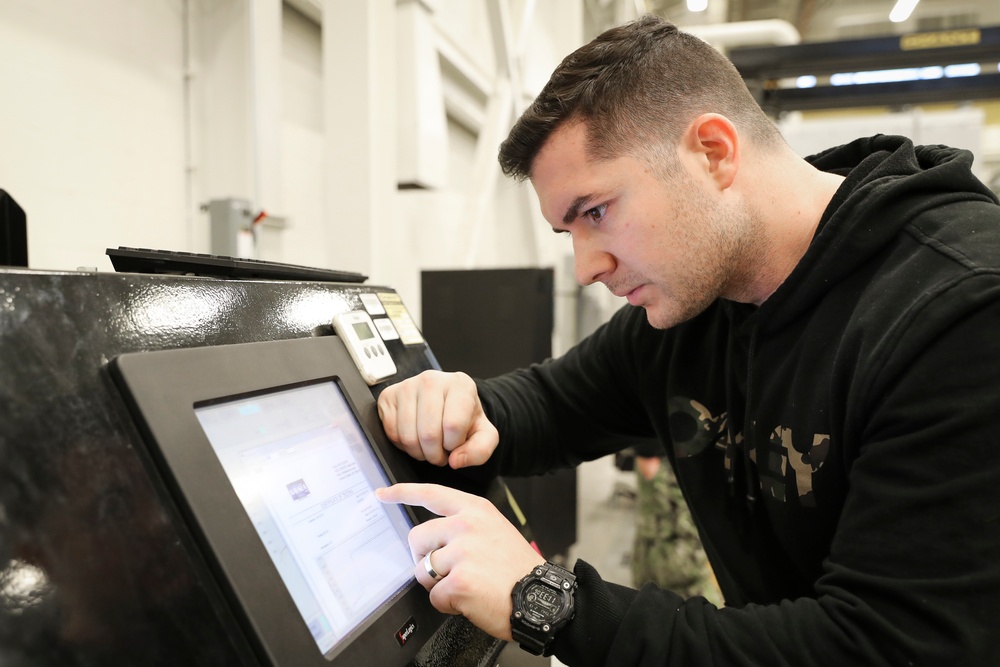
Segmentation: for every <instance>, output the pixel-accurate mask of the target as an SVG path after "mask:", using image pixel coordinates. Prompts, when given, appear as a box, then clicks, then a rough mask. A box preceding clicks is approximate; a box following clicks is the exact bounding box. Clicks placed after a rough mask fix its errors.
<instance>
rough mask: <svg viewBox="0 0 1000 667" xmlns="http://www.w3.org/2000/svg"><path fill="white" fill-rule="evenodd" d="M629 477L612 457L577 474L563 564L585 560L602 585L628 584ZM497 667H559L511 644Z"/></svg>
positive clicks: (631, 477) (631, 530)
mask: <svg viewBox="0 0 1000 667" xmlns="http://www.w3.org/2000/svg"><path fill="white" fill-rule="evenodd" d="M634 493H635V473H634V472H622V471H621V470H618V469H617V468H615V466H614V459H613V457H610V456H609V457H606V458H603V459H599V460H597V461H591V462H588V463H585V464H583V465H582V466H580V467H579V468H578V469H577V541H576V544H575V545H573V547H572V548H571V549H570V553H569V563H570V565H571V566H572V564H573V563H575V562H576V560H577V559H578V558H582V559H583V560H585V561H587V562H588V563H590V564H591V565H593V566H594V567H595V568H597V571H598V572H600V573H601V577H603V578H604V579H605V580H606V581H611V582H614V583H617V584H622V585H625V586H630V585H631V574H630V570H629V559H630V558H631V555H632V539H633V537H634V536H635V504H634ZM500 665H501V667H550V666H551V667H559V666H560V665H562V663H560V662H559V661H558V660H556V659H555V658H550V659H544V658H537V657H534V656H531V655H529V654H527V653H525V652H524V651H521V650H520V649H519V648H518V647H517V646H515V645H508V647H507V648H506V649H505V650H504V652H503V654H502V655H501V660H500Z"/></svg>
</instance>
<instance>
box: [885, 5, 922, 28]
mask: <svg viewBox="0 0 1000 667" xmlns="http://www.w3.org/2000/svg"><path fill="white" fill-rule="evenodd" d="M918 2H920V0H896V6H895V7H893V8H892V11H891V12H889V20H890V21H892V22H893V23H902V22H903V21H905V20H906V19H908V18H910V14H912V13H913V8H914V7H916V6H917V3H918Z"/></svg>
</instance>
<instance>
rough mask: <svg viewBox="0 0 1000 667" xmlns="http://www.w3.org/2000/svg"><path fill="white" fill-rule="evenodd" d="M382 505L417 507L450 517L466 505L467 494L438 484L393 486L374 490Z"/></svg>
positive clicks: (402, 484)
mask: <svg viewBox="0 0 1000 667" xmlns="http://www.w3.org/2000/svg"><path fill="white" fill-rule="evenodd" d="M375 495H376V496H377V497H378V499H379V500H381V501H382V502H383V503H399V504H403V505H419V506H420V507H423V508H426V509H428V510H430V511H431V512H433V513H434V514H437V515H438V516H451V515H452V514H455V513H457V512H458V511H459V510H460V509H462V506H463V505H464V504H466V502H467V499H466V496H468V495H469V494H467V493H464V492H462V491H458V490H456V489H452V488H449V487H447V486H441V485H439V484H408V483H401V484H393V485H392V486H386V487H382V488H380V489H376V490H375Z"/></svg>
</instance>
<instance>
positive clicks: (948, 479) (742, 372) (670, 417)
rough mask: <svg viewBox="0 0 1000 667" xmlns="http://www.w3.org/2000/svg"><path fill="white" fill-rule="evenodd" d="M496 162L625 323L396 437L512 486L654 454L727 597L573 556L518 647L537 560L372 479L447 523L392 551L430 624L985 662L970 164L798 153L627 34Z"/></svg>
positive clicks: (984, 331)
mask: <svg viewBox="0 0 1000 667" xmlns="http://www.w3.org/2000/svg"><path fill="white" fill-rule="evenodd" d="M500 161H501V164H502V165H503V168H504V170H505V173H507V174H508V175H512V176H515V177H518V178H527V179H530V181H531V184H532V185H533V186H534V188H535V190H536V192H537V193H538V197H539V201H540V204H541V209H542V212H543V214H544V216H545V218H546V220H547V221H548V222H549V224H550V225H551V226H552V228H553V230H554V231H556V232H558V233H563V234H567V235H568V236H569V237H570V239H571V240H572V243H573V251H574V255H575V262H576V264H575V266H576V274H577V276H576V277H577V279H578V280H579V281H580V282H581V283H584V284H586V283H592V282H595V281H600V282H602V283H604V284H605V285H606V286H607V287H608V288H609V289H610V290H611V291H612V292H614V293H615V294H618V295H621V296H625V297H627V299H628V301H629V304H630V305H629V306H626V307H624V308H623V309H622V310H621V311H619V312H618V313H617V314H615V315H614V316H613V318H612V319H611V321H610V322H609V323H608V324H606V325H605V326H603V327H602V328H600V329H599V330H597V331H596V332H595V333H594V334H593V335H592V336H590V337H588V338H587V339H585V340H584V341H582V342H581V343H580V344H579V345H577V346H576V347H575V348H573V349H572V350H570V351H569V352H568V353H567V354H566V355H565V356H563V357H562V358H560V359H557V360H554V361H549V362H547V363H544V364H539V365H536V366H534V367H532V368H530V369H525V370H522V371H518V372H514V373H511V374H508V375H505V376H502V377H499V378H495V379H492V380H489V381H480V382H473V381H472V380H471V379H469V378H468V377H467V376H464V375H462V374H441V373H426V374H423V375H421V376H418V377H417V378H414V379H411V380H409V381H407V382H403V383H400V384H398V385H394V386H392V387H389V388H388V389H386V390H385V391H384V392H383V393H382V394H381V396H380V399H379V410H380V414H381V416H382V419H383V423H384V425H385V428H386V431H387V433H388V434H389V437H390V438H392V439H393V440H394V441H395V442H397V443H398V444H399V446H400V447H401V448H402V449H403V450H405V451H406V452H408V453H409V454H410V455H412V456H414V457H416V458H418V459H426V460H427V461H430V462H431V463H434V464H438V465H446V464H447V465H450V466H451V467H453V468H463V467H466V466H485V467H486V471H487V472H500V473H508V472H510V473H516V474H529V473H541V472H544V471H547V470H550V469H552V468H555V467H558V466H570V465H574V464H576V463H578V462H580V461H582V460H588V459H594V458H597V457H600V456H603V455H605V454H607V453H609V452H612V451H614V450H615V449H616V448H618V447H620V446H622V445H623V444H624V443H626V442H628V441H629V440H630V439H631V440H632V441H634V440H635V439H637V438H644V437H649V436H656V437H658V438H659V439H661V440H662V441H663V442H664V443H665V445H666V449H667V453H668V458H669V459H670V462H671V464H672V466H673V468H674V470H675V473H676V475H677V479H678V482H679V484H680V486H681V488H682V489H683V491H684V494H685V497H686V498H687V500H688V503H689V505H690V507H691V512H692V515H693V516H694V519H695V521H696V523H697V525H698V529H699V531H700V532H701V536H702V540H703V542H704V545H705V549H706V551H707V553H708V555H709V559H710V561H711V563H712V566H713V569H714V572H715V574H716V576H717V578H718V580H719V584H720V586H721V589H722V592H723V595H724V597H725V600H726V606H725V607H723V608H717V607H715V606H713V605H710V604H709V603H707V602H706V601H705V600H704V599H703V598H697V597H695V598H691V599H687V600H685V599H683V598H681V597H680V596H679V595H677V594H675V593H674V592H671V591H669V590H662V589H658V588H656V587H654V586H646V587H644V588H642V589H641V590H639V591H635V590H631V589H627V588H623V587H620V586H616V585H612V584H609V583H607V582H604V581H603V580H601V578H600V576H599V575H598V574H597V572H596V571H595V570H594V569H593V568H592V567H591V566H590V565H588V564H587V563H584V562H582V561H581V562H577V563H576V564H575V566H574V571H573V573H572V575H573V576H575V581H574V579H573V578H572V577H565V576H564V575H563V574H561V573H559V572H558V571H555V572H556V573H555V574H554V575H553V577H555V578H556V579H559V577H562V579H560V580H564V581H565V582H566V585H565V591H567V594H566V596H564V597H572V598H573V613H574V616H573V618H572V620H569V621H567V620H565V619H564V618H557V617H556V616H553V617H552V618H553V622H552V623H551V624H545V625H546V626H547V630H546V631H544V632H543V631H542V630H539V629H537V628H531V627H526V626H525V621H524V619H525V618H526V617H527V618H534V617H536V616H539V615H543V612H544V611H545V610H544V609H543V610H539V609H533V608H529V607H528V606H527V603H526V602H525V600H524V599H523V597H524V596H523V591H524V587H525V585H524V584H519V583H518V582H519V581H520V580H521V578H522V577H526V576H527V577H529V578H530V577H532V576H533V573H535V572H548V570H547V569H546V568H545V566H544V563H543V561H542V558H541V557H540V556H538V554H536V553H535V552H534V551H532V549H531V548H530V546H529V545H527V544H526V543H525V542H524V540H523V539H521V538H520V536H519V535H518V534H517V531H516V530H515V529H514V528H513V527H511V526H510V525H509V524H507V523H506V522H505V521H503V520H502V519H501V518H500V517H499V515H498V513H497V512H496V511H495V510H494V509H493V508H492V507H491V506H490V505H489V504H488V503H486V502H485V501H483V500H481V499H479V498H475V497H472V496H467V495H464V494H461V493H458V492H457V491H454V490H452V489H446V488H441V487H436V486H426V485H398V486H394V487H390V488H388V489H385V490H383V491H382V492H381V496H382V498H383V500H385V501H386V502H403V503H408V504H418V505H423V506H426V507H428V508H429V509H431V510H432V511H433V512H435V513H436V514H438V515H440V516H441V518H440V519H435V520H433V521H429V522H427V523H425V524H421V525H420V526H418V527H416V528H414V529H413V531H412V532H411V536H410V544H411V548H412V550H413V551H414V554H415V555H416V556H418V557H422V558H423V561H422V563H421V564H418V565H417V567H416V570H415V571H416V574H417V578H418V580H419V581H420V582H421V583H422V584H423V585H424V586H426V587H427V588H428V589H429V590H430V597H431V600H432V602H433V603H434V605H435V606H437V607H438V608H439V609H442V610H444V611H447V612H452V613H461V614H464V615H465V616H467V617H468V618H469V619H470V620H471V621H472V622H473V623H475V624H476V625H478V626H479V627H481V628H483V629H484V630H485V631H487V632H489V633H491V634H493V635H494V636H496V637H500V638H504V639H510V638H511V637H512V636H514V635H516V636H517V637H518V641H519V642H520V643H521V644H522V646H525V647H527V648H529V649H532V650H536V651H538V650H541V651H544V652H545V653H554V654H555V655H556V656H557V657H558V658H559V659H560V660H561V661H562V662H564V663H566V664H569V665H601V664H606V665H616V666H617V665H836V666H838V667H840V666H842V665H997V664H1000V642H996V641H995V639H993V638H992V637H991V635H992V633H993V631H994V630H995V629H996V628H997V627H1000V446H998V435H997V434H998V432H1000V206H998V205H997V198H996V196H995V195H994V194H993V193H991V192H990V191H989V190H988V189H987V188H986V187H985V186H984V185H983V184H982V183H980V182H979V181H978V180H976V179H975V178H974V177H973V176H972V174H971V172H970V169H969V167H970V164H971V161H972V157H971V155H970V154H969V153H968V152H966V151H960V150H953V149H949V148H945V147H941V146H932V147H914V146H913V145H912V143H911V142H909V141H908V140H906V139H903V138H901V137H886V136H876V137H873V138H869V139H861V140H858V141H856V142H853V143H851V144H849V145H847V146H843V147H840V148H837V149H833V150H830V151H827V152H825V153H822V154H820V155H818V156H814V157H812V158H810V159H809V160H808V161H806V160H802V159H799V158H798V157H796V156H795V155H794V154H793V153H792V152H791V151H790V150H789V148H788V147H787V146H786V145H785V143H784V142H783V141H782V140H781V138H780V136H779V135H778V133H777V132H776V131H775V129H774V127H773V125H772V124H771V123H770V122H769V121H768V119H767V118H766V116H764V115H763V114H762V113H761V111H760V109H759V108H758V107H757V105H756V104H755V103H754V101H753V100H752V98H751V97H750V95H749V94H748V92H747V90H746V88H745V86H744V85H743V83H742V80H741V78H740V77H739V75H738V73H737V72H736V71H735V69H734V68H733V67H732V66H731V64H730V63H729V62H728V61H726V60H725V58H723V57H721V56H720V55H719V54H718V53H717V52H715V51H714V50H713V49H711V48H710V47H708V46H707V45H705V44H704V43H703V42H700V41H698V40H696V39H694V38H693V37H690V36H688V35H685V34H684V33H680V32H678V31H677V30H676V29H675V28H674V27H673V26H672V25H670V24H668V23H665V22H663V21H660V20H657V19H655V18H650V17H647V18H643V19H641V20H639V21H638V22H636V23H633V24H630V25H626V26H623V27H620V28H616V29H613V30H610V31H608V32H606V33H604V34H603V35H601V36H599V37H598V38H597V39H595V40H594V41H593V42H592V43H590V44H588V45H586V46H584V47H582V48H581V49H579V50H578V51H577V52H575V53H573V54H571V55H570V56H569V57H568V58H567V59H566V60H564V61H563V63H562V64H561V65H560V66H559V67H558V68H557V70H556V71H555V73H554V74H553V75H552V78H551V79H550V81H549V83H548V84H547V86H546V87H545V89H544V90H543V91H542V93H541V94H540V95H539V97H538V99H537V100H536V101H535V102H534V104H533V105H532V106H531V108H530V109H528V111H526V112H525V114H524V115H523V116H522V117H521V119H520V120H519V121H518V122H517V124H516V125H515V127H514V128H513V130H512V131H511V134H510V137H509V138H508V139H507V140H506V141H505V142H504V144H503V145H502V147H501V151H500ZM515 586H517V588H516V590H515V591H514V592H515V593H516V594H517V595H515V596H514V598H515V599H514V601H513V602H512V589H515ZM574 586H575V588H574ZM559 604H561V605H564V606H565V601H559ZM519 614H520V615H519Z"/></svg>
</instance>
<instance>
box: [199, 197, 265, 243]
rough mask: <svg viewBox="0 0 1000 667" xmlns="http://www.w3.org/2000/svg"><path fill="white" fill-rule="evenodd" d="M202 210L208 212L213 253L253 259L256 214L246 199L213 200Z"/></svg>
mask: <svg viewBox="0 0 1000 667" xmlns="http://www.w3.org/2000/svg"><path fill="white" fill-rule="evenodd" d="M202 208H203V209H204V210H205V211H208V216H209V226H210V228H211V243H212V245H211V249H212V250H211V251H212V254H214V255H226V256H229V257H252V256H253V255H254V254H255V253H254V248H253V233H252V232H251V225H253V220H254V212H253V211H252V210H251V208H250V202H248V201H247V200H245V199H236V198H232V197H230V198H226V199H213V200H211V201H210V202H208V203H207V204H205V205H204V206H202Z"/></svg>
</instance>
